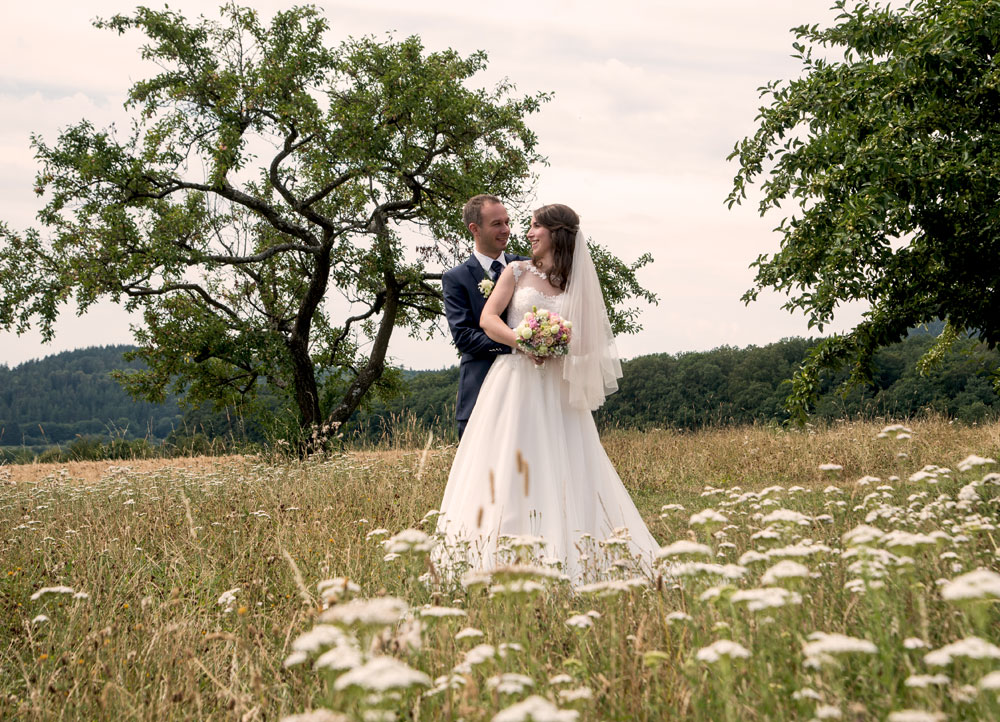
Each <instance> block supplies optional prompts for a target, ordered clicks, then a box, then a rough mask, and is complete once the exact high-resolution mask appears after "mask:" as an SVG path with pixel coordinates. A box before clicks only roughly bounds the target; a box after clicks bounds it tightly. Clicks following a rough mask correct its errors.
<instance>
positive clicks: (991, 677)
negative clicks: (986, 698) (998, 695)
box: [979, 670, 1000, 692]
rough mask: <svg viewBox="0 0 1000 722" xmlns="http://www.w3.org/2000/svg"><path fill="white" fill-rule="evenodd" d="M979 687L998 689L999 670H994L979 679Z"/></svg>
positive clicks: (999, 685) (994, 690)
mask: <svg viewBox="0 0 1000 722" xmlns="http://www.w3.org/2000/svg"><path fill="white" fill-rule="evenodd" d="M979 689H987V690H990V691H993V692H996V691H1000V670H994V671H993V672H990V673H989V674H987V675H986V676H985V677H983V678H982V679H981V680H979Z"/></svg>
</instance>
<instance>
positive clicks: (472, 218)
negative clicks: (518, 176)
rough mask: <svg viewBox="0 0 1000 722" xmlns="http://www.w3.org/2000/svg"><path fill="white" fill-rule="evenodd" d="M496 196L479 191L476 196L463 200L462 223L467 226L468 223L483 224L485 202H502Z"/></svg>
mask: <svg viewBox="0 0 1000 722" xmlns="http://www.w3.org/2000/svg"><path fill="white" fill-rule="evenodd" d="M502 202H503V201H501V200H500V199H499V198H497V197H496V196H491V195H489V194H488V193H480V194H479V195H478V196H472V198H470V199H469V200H467V201H466V202H465V208H463V209H462V223H464V224H465V227H466V228H468V227H469V224H470V223H475V224H476V225H477V226H482V225H483V206H484V205H486V204H487V203H502Z"/></svg>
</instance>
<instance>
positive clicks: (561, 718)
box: [492, 694, 580, 722]
mask: <svg viewBox="0 0 1000 722" xmlns="http://www.w3.org/2000/svg"><path fill="white" fill-rule="evenodd" d="M579 718H580V713H579V712H577V711H576V710H572V709H559V708H558V707H556V706H555V705H554V704H552V703H551V702H549V701H548V700H547V699H545V698H544V697H539V696H538V695H537V694H533V695H531V696H530V697H528V698H527V699H526V700H524V701H522V702H518V703H517V704H514V705H511V706H510V707H508V708H507V709H505V710H501V711H500V712H497V714H495V715H494V716H493V720H492V722H529V720H530V722H576V720H577V719H579Z"/></svg>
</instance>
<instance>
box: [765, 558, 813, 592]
mask: <svg viewBox="0 0 1000 722" xmlns="http://www.w3.org/2000/svg"><path fill="white" fill-rule="evenodd" d="M809 574H810V572H809V567H807V566H806V565H805V564H799V563H798V562H795V561H792V560H791V559H782V560H781V561H780V562H778V563H777V564H775V565H774V566H773V567H771V568H770V569H768V570H767V571H766V572H764V575H763V576H762V577H761V578H760V582H761V584H765V585H768V586H770V585H772V584H780V583H781V582H782V581H783V580H785V579H806V578H808V577H809Z"/></svg>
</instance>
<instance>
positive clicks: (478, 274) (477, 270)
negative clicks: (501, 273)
mask: <svg viewBox="0 0 1000 722" xmlns="http://www.w3.org/2000/svg"><path fill="white" fill-rule="evenodd" d="M465 267H466V268H468V269H469V273H471V274H472V280H473V281H474V282H475V284H476V285H478V284H479V282H480V281H482V280H483V278H485V277H486V271H484V270H483V264H481V263H480V262H479V259H478V258H476V257H475V255H472V256H469V260H468V261H466V262H465Z"/></svg>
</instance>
